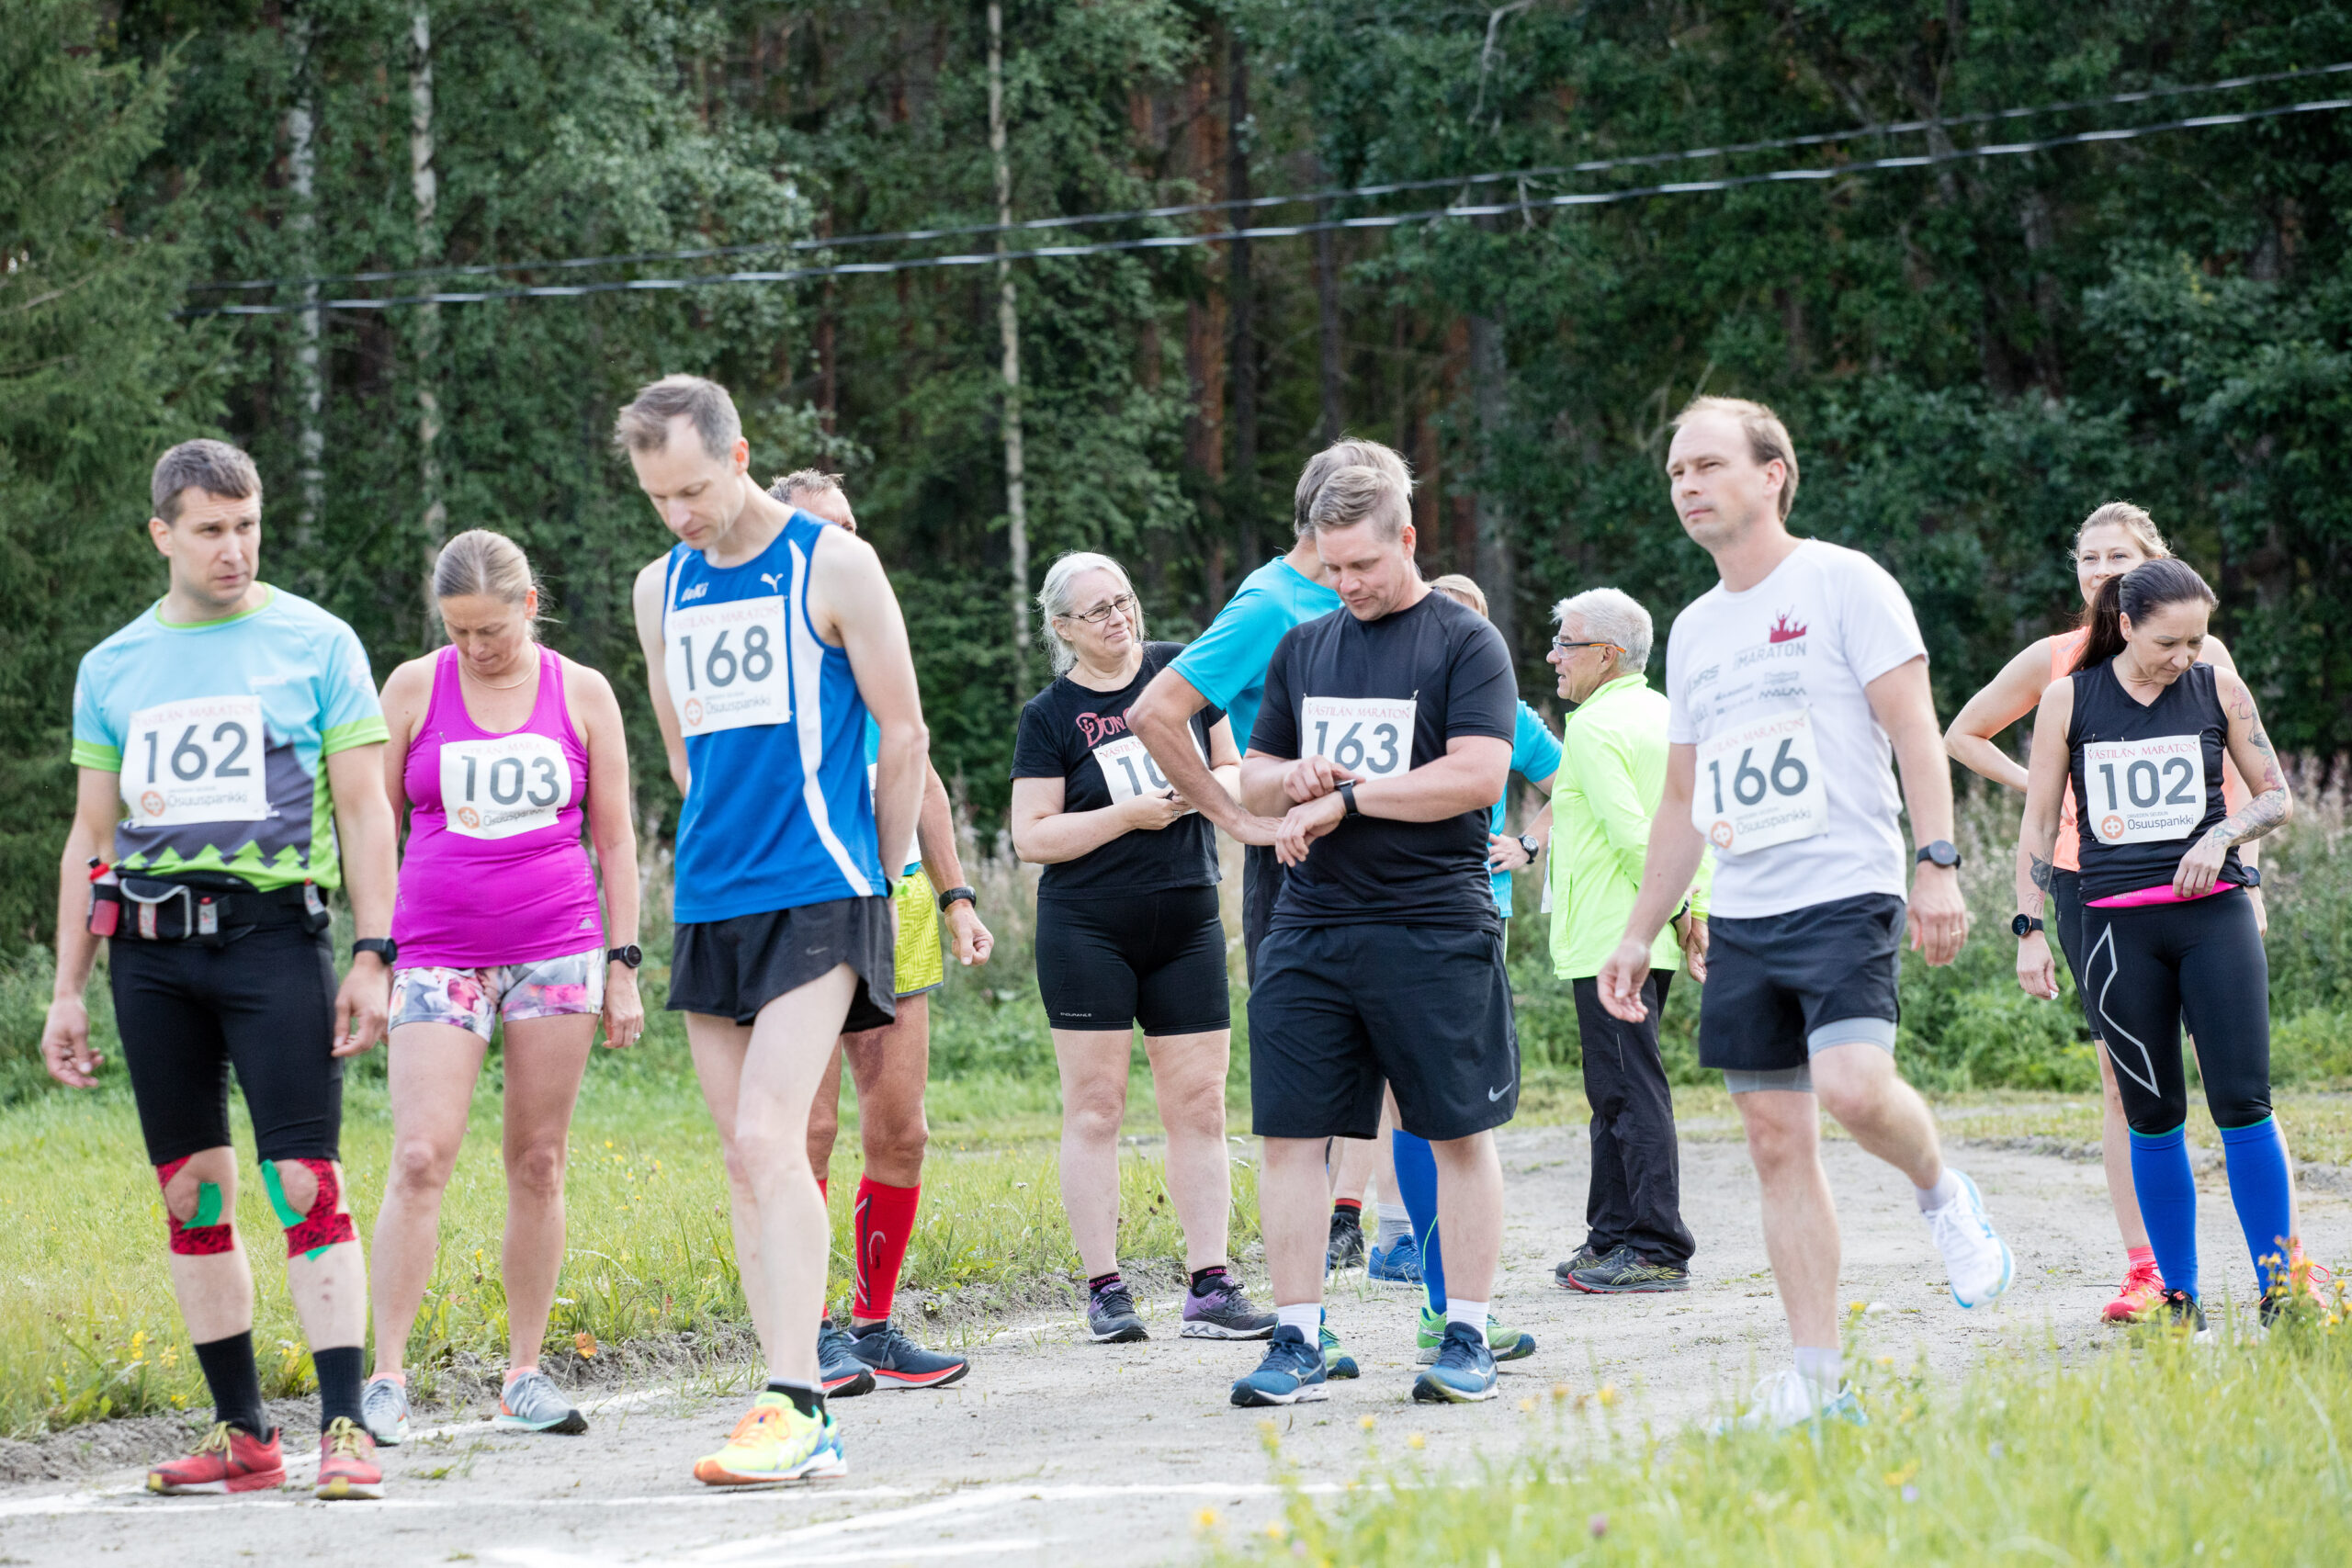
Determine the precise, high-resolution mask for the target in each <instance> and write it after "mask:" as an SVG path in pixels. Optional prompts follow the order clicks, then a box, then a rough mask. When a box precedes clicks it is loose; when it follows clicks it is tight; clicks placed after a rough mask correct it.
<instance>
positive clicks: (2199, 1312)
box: [2156, 1291, 2213, 1344]
mask: <svg viewBox="0 0 2352 1568" xmlns="http://www.w3.org/2000/svg"><path fill="white" fill-rule="evenodd" d="M2156 1316H2157V1319H2158V1321H2160V1322H2162V1323H2163V1324H2164V1325H2165V1326H2166V1327H2168V1328H2177V1329H2185V1330H2187V1331H2188V1337H2189V1338H2190V1339H2192V1340H2195V1341H2197V1342H2199V1343H2200V1344H2202V1343H2206V1342H2209V1341H2211V1339H2212V1337H2213V1331H2212V1330H2211V1328H2208V1327H2206V1326H2205V1303H2202V1302H2200V1301H2199V1300H2198V1299H2197V1298H2196V1297H2195V1296H2192V1295H2190V1294H2189V1293H2188V1292H2187V1291H2166V1292H2165V1299H2164V1306H2163V1310H2162V1311H2161V1312H2159V1313H2158V1314H2156Z"/></svg>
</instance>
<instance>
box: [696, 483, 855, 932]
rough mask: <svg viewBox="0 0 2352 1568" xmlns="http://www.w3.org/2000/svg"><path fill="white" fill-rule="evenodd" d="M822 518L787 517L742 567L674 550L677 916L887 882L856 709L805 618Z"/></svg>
mask: <svg viewBox="0 0 2352 1568" xmlns="http://www.w3.org/2000/svg"><path fill="white" fill-rule="evenodd" d="M825 528H826V525H825V524H822V523H820V522H818V521H817V520H816V519H815V518H813V517H810V516H809V515H808V514H807V513H801V512H795V513H793V514H792V516H791V518H790V519H789V520H788V521H787V522H786V524H785V526H784V529H783V531H782V532H780V533H778V534H777V535H776V536H775V539H774V540H773V541H772V542H771V543H770V544H769V546H768V547H767V548H766V549H764V550H763V551H762V552H760V554H759V555H758V556H756V557H754V558H752V559H751V560H748V561H745V562H744V563H743V564H742V565H741V566H732V567H714V566H712V565H711V564H710V563H709V562H708V561H707V560H705V559H704V558H703V554H702V552H701V551H700V550H696V549H691V548H689V547H686V546H684V545H678V546H675V547H673V548H672V549H671V551H670V562H669V570H668V574H667V581H666V583H665V586H664V589H663V593H662V654H663V659H662V665H663V673H664V675H665V677H666V679H667V682H668V685H669V690H670V700H671V704H672V705H673V708H674V709H675V710H676V712H677V715H678V722H679V728H681V729H682V730H683V731H684V734H685V744H686V765H687V768H688V770H689V777H690V786H689V787H688V789H687V791H686V801H685V806H684V808H683V809H682V810H681V811H680V812H679V814H678V859H677V886H676V890H675V893H674V894H673V908H672V913H673V917H674V918H675V919H677V920H679V921H680V922H681V923H685V924H694V923H699V922H703V921H708V920H725V919H734V918H735V917H736V916H738V915H754V914H761V913H764V912H767V911H770V910H775V909H794V908H800V907H801V906H803V905H807V904H821V903H826V902H828V901H830V900H832V899H835V898H851V897H875V896H877V895H879V894H881V893H882V892H883V891H884V889H885V887H886V886H887V884H886V883H885V882H884V880H883V875H882V859H881V855H880V853H879V852H878V851H877V850H876V847H875V832H874V797H873V795H872V793H871V792H870V791H869V790H868V789H867V787H866V781H865V725H866V711H865V699H864V698H863V697H861V696H860V695H859V694H858V690H857V682H856V679H855V678H854V676H853V675H852V674H851V673H850V667H849V655H848V653H847V652H846V651H845V650H843V649H839V648H832V647H829V646H827V645H826V644H825V643H824V642H823V641H822V640H821V639H820V638H819V637H818V636H817V628H816V626H815V625H814V623H812V622H811V621H810V620H809V566H810V562H811V561H812V559H813V558H815V556H816V553H817V540H818V538H819V537H820V536H822V535H823V533H824V531H825Z"/></svg>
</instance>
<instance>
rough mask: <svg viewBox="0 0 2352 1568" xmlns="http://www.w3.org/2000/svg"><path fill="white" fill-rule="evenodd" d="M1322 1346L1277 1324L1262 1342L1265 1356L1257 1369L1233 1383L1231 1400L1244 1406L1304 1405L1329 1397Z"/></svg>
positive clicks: (1295, 1331) (1293, 1329)
mask: <svg viewBox="0 0 2352 1568" xmlns="http://www.w3.org/2000/svg"><path fill="white" fill-rule="evenodd" d="M1329 1375H1330V1374H1329V1371H1327V1370H1326V1369H1325V1367H1324V1364H1323V1348H1322V1346H1321V1345H1320V1344H1317V1345H1309V1344H1307V1342H1306V1335H1304V1334H1301V1333H1300V1332H1299V1331H1298V1330H1297V1329H1295V1328H1288V1327H1278V1328H1276V1329H1275V1330H1274V1333H1273V1337H1272V1338H1271V1339H1269V1340H1268V1341H1267V1342H1266V1356H1265V1359H1263V1360H1261V1361H1260V1362H1259V1363H1258V1370H1257V1371H1254V1372H1251V1373H1250V1375H1249V1376H1248V1377H1246V1378H1237V1379H1235V1380H1234V1383H1233V1403H1234V1404H1238V1405H1240V1406H1242V1407H1244V1408H1245V1409H1246V1408H1248V1407H1249V1406H1250V1405H1253V1404H1306V1403H1308V1402H1310V1401H1313V1400H1317V1399H1323V1398H1327V1397H1329V1395H1328V1393H1327V1391H1326V1390H1325V1388H1324V1386H1323V1385H1324V1380H1325V1379H1326V1378H1328V1377H1329Z"/></svg>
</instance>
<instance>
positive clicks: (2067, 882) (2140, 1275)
mask: <svg viewBox="0 0 2352 1568" xmlns="http://www.w3.org/2000/svg"><path fill="white" fill-rule="evenodd" d="M2171 554H2172V551H2171V549H2170V548H2169V547H2167V546H2166V545H2165V540H2164V536H2163V535H2162V534H2160V533H2158V532H2157V531H2156V525H2155V520H2154V519H2153V518H2151V517H2150V516H2149V515H2148V513H2146V512H2145V511H2143V510H2142V509H2141V508H2140V507H2137V506H2134V505H2132V504H2131V502H2128V501H2115V502H2109V503H2108V504H2106V505H2105V506H2102V507H2100V508H2099V509H2098V510H2097V511H2096V512H2093V513H2091V514H2090V515H2089V516H2088V517H2086V518H2085V519H2083V525H2082V526H2081V527H2080V528H2078V529H2076V530H2075V551H2074V560H2075V585H2076V586H2077V587H2078V588H2079V589H2081V591H2082V595H2083V605H2084V612H2085V615H2086V616H2087V615H2088V613H2089V606H2090V603H2091V601H2092V599H2094V598H2095V597H2097V596H2098V590H2099V585H2100V584H2101V583H2103V582H2105V581H2108V580H2109V578H2115V577H2120V576H2122V575H2123V574H2124V573H2125V572H2127V571H2130V570H2131V569H2132V568H2133V567H2135V566H2138V565H2139V564H2140V563H2141V562H2143V561H2148V560H2154V559H2156V558H2159V557H2165V556H2170V555H2171ZM2089 635H2090V633H2089V626H2088V623H2087V621H2086V624H2085V625H2084V626H2078V627H2076V628H2075V630H2073V631H2066V632H2057V633H2053V634H2052V635H2051V636H2049V637H2043V638H2041V640H2040V641H2038V642H2034V643H2031V644H2029V645H2028V646H2027V647H2026V648H2025V649H2023V650H2022V651H2020V652H2019V653H2018V656H2017V657H2016V658H2014V659H2012V660H2009V661H2008V663H2007V665H2005V666H2003V668H2002V670H2001V672H2000V673H1999V674H1998V675H1996V676H1995V677H1994V678H1993V680H1992V682H1990V683H1989V684H1988V685H1986V686H1985V689H1984V690H1983V691H1981V692H1979V693H1977V694H1975V695H1974V696H1973V697H1971V698H1969V699H1968V705H1967V706H1965V707H1963V708H1962V709H1961V710H1960V713H1959V715H1958V716H1956V717H1954V718H1953V719H1952V721H1951V728H1950V729H1948V730H1946V731H1945V732H1944V749H1945V750H1948V751H1950V752H1951V755H1952V756H1953V757H1954V758H1956V759H1958V760H1959V761H1960V762H1962V764H1963V765H1964V766H1966V767H1967V768H1968V770H1969V771H1970V772H1972V773H1978V774H1981V775H1983V776H1984V777H1985V778H1988V779H1991V780H1993V781H1994V782H1995V783H1996V784H2007V786H2008V787H2009V788H2011V789H2013V790H2016V791H2017V792H2018V794H2019V795H2023V794H2024V793H2025V785H2026V770H2025V765H2024V764H2023V763H2021V762H2019V761H2017V759H2015V758H2014V757H2011V756H2010V755H2009V754H2008V753H2007V752H2006V751H2004V750H2001V749H2000V747H1999V746H1997V745H1996V744H1994V740H1993V737H1995V736H1996V735H1998V734H2000V733H2001V732H2002V731H2003V730H2005V729H2007V728H2009V726H2011V725H2013V724H2015V723H2017V722H2018V720H2019V719H2021V718H2024V717H2026V716H2028V715H2030V714H2031V713H2032V712H2033V711H2034V709H2035V708H2037V707H2038V706H2040V705H2041V693H2042V689H2043V688H2044V687H2046V686H2048V685H2049V684H2050V683H2051V682H2052V681H2056V680H2060V679H2063V678H2064V677H2066V676H2069V675H2072V674H2073V673H2074V672H2075V659H2076V658H2077V656H2079V655H2080V654H2081V652H2082V649H2083V642H2084V639H2085V638H2086V637H2088V636H2089ZM2198 657H2199V660H2202V661H2204V662H2207V663H2211V664H2216V665H2219V666H2220V667H2221V668H2222V669H2224V670H2229V671H2233V672H2234V671H2235V670H2236V668H2237V667H2236V665H2234V664H2233V663H2232V662H2231V660H2230V653H2229V649H2226V648H2223V647H2222V639H2221V638H2220V637H2207V638H2206V639H2205V648H2204V651H2203V652H2201V653H2200V654H2199V655H2198ZM2222 793H2223V795H2224V796H2225V798H2226V799H2227V802H2228V806H2229V809H2231V810H2233V811H2234V810H2236V809H2237V808H2238V807H2240V806H2241V805H2243V804H2245V798H2246V790H2245V781H2244V780H2242V779H2240V778H2239V777H2238V775H2237V770H2236V768H2234V767H2231V768H2228V769H2226V770H2225V771H2224V772H2223V773H2222ZM2252 854H2253V849H2252V846H2250V845H2249V846H2247V848H2245V849H2244V850H2241V851H2240V852H2239V859H2240V861H2241V862H2242V863H2245V864H2247V865H2252V864H2254V863H2255V861H2254V859H2252V858H2249V857H2250V856H2251V855H2252ZM2081 871H2082V849H2081V840H2080V838H2079V836H2078V830H2077V828H2076V824H2075V792H2074V786H2073V785H2072V784H2069V785H2068V786H2067V790H2066V800H2065V805H2064V807H2061V812H2060V820H2059V827H2058V842H2057V848H2056V852H2055V854H2054V856H2053V863H2052V865H2051V866H2050V867H2049V870H2048V874H2049V877H2050V883H2049V893H2050V911H2051V913H2052V916H2054V917H2055V918H2056V920H2057V925H2058V930H2057V931H2056V933H2055V935H2056V937H2057V942H2058V946H2059V948H2060V950H2061V951H2062V952H2064V953H2065V955H2066V967H2067V969H2068V970H2069V972H2070V973H2071V974H2072V976H2073V977H2074V981H2075V997H2076V999H2077V1000H2078V1001H2079V1000H2080V998H2081V997H2082V989H2083V987H2082V958H2083V940H2082V927H2083V899H2082V891H2081V887H2080V885H2079V884H2078V882H2077V881H2076V878H2077V876H2078V875H2079V874H2080V873H2081ZM2249 897H2251V898H2252V899H2253V900H2254V910H2255V919H2256V922H2257V923H2258V924H2262V925H2266V926H2267V917H2266V916H2265V915H2264V913H2263V908H2262V894H2261V890H2260V889H2258V888H2256V889H2250V890H2249ZM2085 1017H2086V1020H2088V1021H2089V1022H2090V1025H2091V1046H2092V1050H2093V1052H2094V1053H2095V1054H2096V1055H2098V1076H2099V1084H2100V1087H2101V1088H2102V1089H2104V1090H2105V1091H2106V1092H2105V1094H2104V1096H2103V1100H2104V1104H2103V1106H2102V1108H2101V1115H2100V1118H2099V1153H2100V1156H2101V1164H2102V1165H2103V1166H2104V1167H2105V1168H2106V1171H2107V1195H2108V1200H2109V1202H2110V1203H2112V1204H2113V1205H2114V1208H2115V1224H2116V1228H2117V1229H2118V1230H2120V1232H2122V1235H2123V1249H2124V1256H2125V1272H2124V1276H2123V1283H2122V1284H2121V1285H2120V1287H2119V1288H2118V1289H2117V1291H2116V1294H2115V1299H2114V1300H2112V1301H2110V1302H2109V1303H2107V1306H2106V1308H2105V1309H2104V1312H2103V1315H2104V1316H2105V1317H2106V1318H2108V1320H2109V1321H2110V1322H2129V1321H2131V1320H2132V1319H2134V1318H2137V1317H2139V1316H2141V1315H2142V1314H2144V1313H2147V1312H2150V1311H2152V1310H2154V1307H2155V1306H2156V1305H2157V1304H2158V1303H2160V1302H2162V1301H2163V1299H2164V1288H2165V1287H2164V1280H2163V1277H2162V1276H2161V1275H2160V1274H2158V1273H2157V1271H2156V1263H2155V1254H2154V1252H2153V1251H2152V1250H2151V1249H2150V1248H2149V1246H2148V1228H2147V1226H2146V1225H2145V1224H2143V1223H2142V1222H2141V1219H2140V1198H2139V1194H2138V1192H2137V1191H2135V1190H2133V1187H2132V1183H2131V1129H2130V1127H2129V1125H2128V1124H2127V1123H2126V1122H2125V1121H2124V1119H2123V1100H2122V1098H2121V1097H2120V1095H2119V1094H2118V1093H2117V1092H2116V1088H2115V1068H2114V1066H2112V1065H2111V1064H2110V1063H2109V1061H2108V1058H2107V1043H2106V1042H2105V1041H2103V1040H2100V1039H2099V1038H2098V1021H2097V1020H2096V1019H2092V1018H2090V1015H2089V1014H2088V1013H2087V1012H2086V1014H2085Z"/></svg>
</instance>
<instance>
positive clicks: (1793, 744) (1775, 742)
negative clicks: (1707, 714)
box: [1691, 708, 1829, 855]
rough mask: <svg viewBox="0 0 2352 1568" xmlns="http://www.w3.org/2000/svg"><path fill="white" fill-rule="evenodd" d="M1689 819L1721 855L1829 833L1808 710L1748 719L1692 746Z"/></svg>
mask: <svg viewBox="0 0 2352 1568" xmlns="http://www.w3.org/2000/svg"><path fill="white" fill-rule="evenodd" d="M1691 825H1692V826H1694V827H1696V828H1697V829H1699V831H1700V832H1702V833H1704V834H1705V835H1706V836H1707V841H1708V842H1709V843H1711V844H1713V845H1714V846H1715V849H1716V850H1717V851H1718V852H1721V853H1724V854H1729V855H1736V854H1745V853H1747V852H1748V851H1750V850H1765V849H1770V848H1771V847H1772V846H1773V845H1774V844H1785V843H1789V842H1791V841H1792V840H1797V839H1810V838H1812V837H1813V836H1814V835H1815V834H1816V833H1826V832H1827V831H1828V830H1829V788H1828V785H1827V784H1826V782H1825V781H1824V780H1823V779H1822V776H1821V753H1820V751H1819V750H1817V749H1816V748H1815V744H1814V736H1813V711H1812V710H1811V709H1810V708H1792V709H1790V710H1789V711H1788V712H1786V713H1777V714H1771V715H1769V716H1765V717H1762V718H1753V719H1749V720H1748V721H1747V722H1746V723H1744V724H1736V725H1733V726H1730V727H1729V728H1725V729H1723V730H1721V731H1719V732H1718V733H1716V734H1714V735H1711V736H1709V737H1708V738H1707V739H1704V740H1702V741H1701V742H1699V777H1698V781H1697V787H1696V788H1695V789H1693V790H1692V791H1691Z"/></svg>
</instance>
